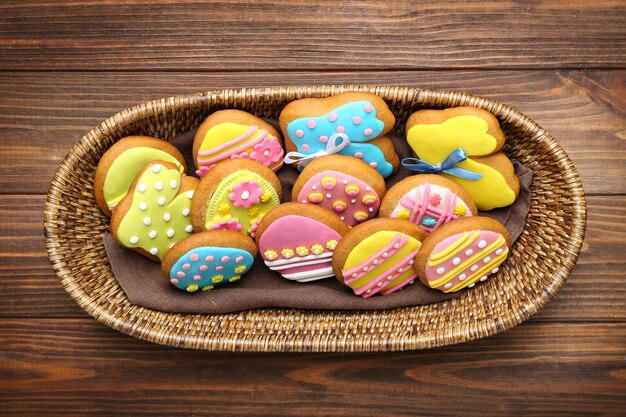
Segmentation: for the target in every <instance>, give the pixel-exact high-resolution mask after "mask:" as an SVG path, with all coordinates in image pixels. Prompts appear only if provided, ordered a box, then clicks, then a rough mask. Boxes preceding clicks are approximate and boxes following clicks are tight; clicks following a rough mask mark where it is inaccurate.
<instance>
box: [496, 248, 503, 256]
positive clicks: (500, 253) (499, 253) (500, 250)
mask: <svg viewBox="0 0 626 417" xmlns="http://www.w3.org/2000/svg"><path fill="white" fill-rule="evenodd" d="M502 252H504V250H503V249H502V248H500V249H498V250H497V251H496V255H502Z"/></svg>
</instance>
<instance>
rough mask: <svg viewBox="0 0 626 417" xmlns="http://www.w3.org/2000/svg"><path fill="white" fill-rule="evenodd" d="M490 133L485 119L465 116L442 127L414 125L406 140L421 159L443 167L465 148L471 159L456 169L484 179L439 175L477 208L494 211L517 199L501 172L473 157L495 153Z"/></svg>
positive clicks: (446, 122)
mask: <svg viewBox="0 0 626 417" xmlns="http://www.w3.org/2000/svg"><path fill="white" fill-rule="evenodd" d="M488 130H489V125H488V124H487V122H486V121H485V120H483V119H481V118H480V117H477V116H470V115H464V116H456V117H452V118H450V119H448V120H446V121H444V122H443V123H440V124H418V125H415V126H413V127H411V129H410V130H409V131H408V133H407V140H408V142H409V145H411V148H412V149H413V151H414V152H415V154H416V155H418V157H419V159H420V160H422V161H425V162H428V163H430V164H441V163H442V162H443V161H444V159H445V158H446V157H448V155H449V154H450V153H451V152H453V151H455V150H456V149H458V148H462V149H463V151H465V153H466V154H467V156H468V158H467V159H466V160H464V161H462V162H459V163H458V164H457V165H456V166H457V167H459V168H461V169H464V170H467V171H470V172H472V173H476V174H480V175H482V177H481V178H480V179H479V180H477V181H471V180H467V179H463V178H459V177H456V176H452V175H448V174H445V173H442V174H440V175H443V176H444V177H447V178H449V179H451V180H452V181H454V182H456V183H457V184H459V185H460V186H461V187H463V188H465V190H467V191H468V192H469V194H470V195H471V196H472V199H473V200H474V202H475V203H476V206H477V207H478V208H480V209H481V210H491V209H493V208H496V207H504V206H508V205H511V204H513V202H514V201H515V197H516V196H515V192H514V191H513V190H512V189H511V188H510V187H509V186H508V184H507V182H506V179H505V178H504V176H503V175H502V174H501V173H500V172H499V171H497V170H496V169H494V168H491V167H490V166H488V165H485V164H481V163H480V162H477V161H475V160H473V159H472V158H471V157H472V156H482V155H490V154H492V153H493V152H494V151H495V150H496V148H497V141H496V139H495V138H494V137H493V136H491V135H490V134H488V133H487V132H488Z"/></svg>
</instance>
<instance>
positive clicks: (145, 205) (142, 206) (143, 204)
mask: <svg viewBox="0 0 626 417" xmlns="http://www.w3.org/2000/svg"><path fill="white" fill-rule="evenodd" d="M147 209H148V203H146V202H145V201H142V202H141V203H139V210H141V211H146V210H147Z"/></svg>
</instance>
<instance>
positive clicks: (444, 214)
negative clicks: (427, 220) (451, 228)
mask: <svg viewBox="0 0 626 417" xmlns="http://www.w3.org/2000/svg"><path fill="white" fill-rule="evenodd" d="M454 197H456V195H455V196H454ZM445 198H446V203H445V206H443V208H442V209H441V213H440V214H439V218H438V219H437V223H435V225H434V226H433V230H435V229H436V228H438V227H439V226H441V225H442V224H444V223H446V222H447V221H448V220H449V218H448V216H449V214H450V207H451V206H452V204H451V203H452V194H449V193H446V197H445Z"/></svg>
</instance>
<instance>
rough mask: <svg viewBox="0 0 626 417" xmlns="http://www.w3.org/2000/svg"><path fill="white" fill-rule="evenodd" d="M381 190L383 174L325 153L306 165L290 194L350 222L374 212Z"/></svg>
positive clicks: (372, 216) (357, 221) (351, 223)
mask: <svg viewBox="0 0 626 417" xmlns="http://www.w3.org/2000/svg"><path fill="white" fill-rule="evenodd" d="M385 190H386V187H385V180H384V179H383V177H382V176H381V175H380V174H379V173H378V172H376V170H375V169H374V168H372V167H371V166H369V165H367V164H366V163H365V162H363V161H359V160H358V159H355V158H352V157H349V156H346V155H329V156H324V157H321V158H318V159H316V160H315V161H313V162H311V163H310V164H308V165H307V167H306V168H305V169H304V170H303V171H302V173H301V174H300V176H299V177H298V179H297V180H296V182H295V184H294V186H293V189H292V194H291V195H292V200H293V201H298V202H301V203H308V204H314V205H317V206H320V207H324V208H325V209H327V210H330V211H332V212H333V213H335V214H337V215H338V216H339V217H340V218H341V220H343V221H344V222H345V223H346V224H347V225H348V226H354V225H356V224H359V223H362V222H364V221H365V220H368V219H372V218H374V217H375V216H376V213H378V208H379V207H380V201H381V199H382V198H383V196H384V195H385Z"/></svg>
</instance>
